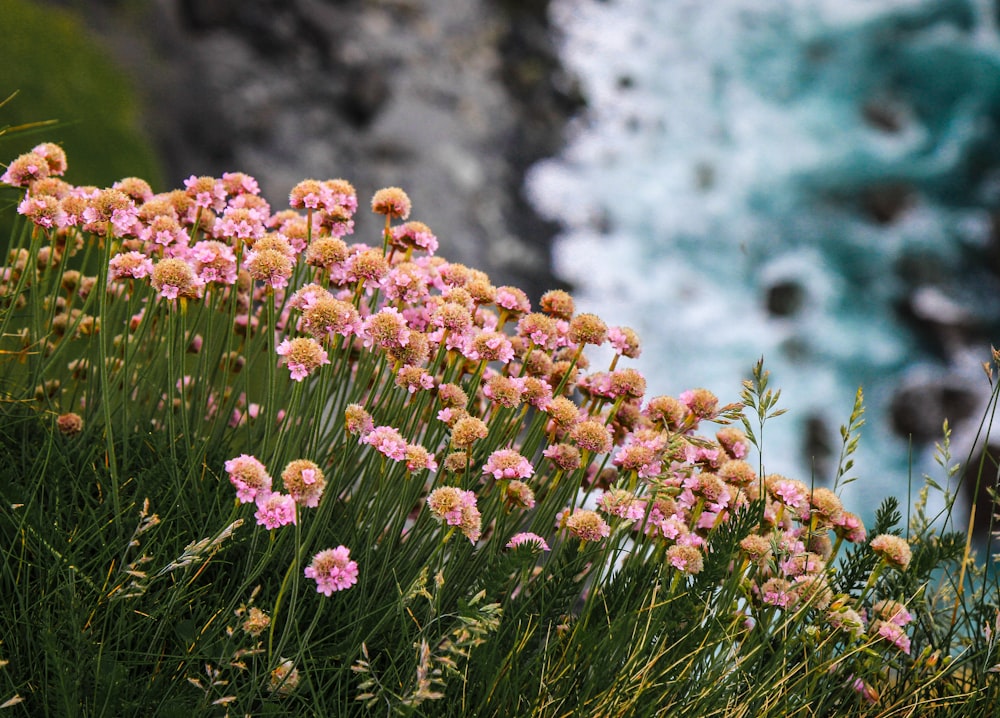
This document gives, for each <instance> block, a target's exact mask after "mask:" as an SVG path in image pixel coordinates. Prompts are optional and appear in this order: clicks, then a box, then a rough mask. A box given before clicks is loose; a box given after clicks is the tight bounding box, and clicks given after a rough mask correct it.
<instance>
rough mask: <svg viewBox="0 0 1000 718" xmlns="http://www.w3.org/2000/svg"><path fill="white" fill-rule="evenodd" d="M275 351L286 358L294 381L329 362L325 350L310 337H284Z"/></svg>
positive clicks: (303, 377)
mask: <svg viewBox="0 0 1000 718" xmlns="http://www.w3.org/2000/svg"><path fill="white" fill-rule="evenodd" d="M275 351H277V353H278V354H279V355H281V356H283V357H285V358H286V361H287V362H288V370H289V372H291V375H292V379H294V380H295V381H302V380H303V379H305V378H306V377H307V376H309V375H310V374H311V373H312V372H313V371H315V370H316V369H318V368H319V367H320V366H322V365H323V364H329V363H330V359H329V357H328V356H327V353H326V350H325V349H324V348H323V347H322V346H321V345H320V343H319V342H318V341H316V340H315V339H313V338H312V337H297V338H295V339H292V340H291V341H289V340H288V339H285V340H284V341H282V342H281V344H279V345H278V348H277V349H276V350H275Z"/></svg>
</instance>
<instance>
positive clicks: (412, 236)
mask: <svg viewBox="0 0 1000 718" xmlns="http://www.w3.org/2000/svg"><path fill="white" fill-rule="evenodd" d="M390 238H391V240H392V241H393V243H394V244H396V245H398V246H401V247H419V248H420V249H423V250H424V251H426V252H427V254H434V252H436V251H437V248H438V240H437V237H435V236H434V234H433V233H432V232H431V230H430V228H429V227H428V226H427V225H426V224H424V223H423V222H406V223H405V224H401V225H398V226H396V227H393V228H392V229H391V230H390Z"/></svg>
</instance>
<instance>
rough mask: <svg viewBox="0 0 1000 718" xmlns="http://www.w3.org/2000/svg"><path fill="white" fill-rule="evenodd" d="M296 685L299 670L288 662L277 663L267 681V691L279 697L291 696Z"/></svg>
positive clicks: (297, 683)
mask: <svg viewBox="0 0 1000 718" xmlns="http://www.w3.org/2000/svg"><path fill="white" fill-rule="evenodd" d="M298 685H299V669H298V668H296V667H295V664H294V663H293V662H292V661H290V660H283V661H282V662H281V663H279V664H278V667H277V668H275V669H274V670H273V671H271V674H270V676H268V679H267V689H268V690H269V691H271V693H277V694H278V695H279V696H288V695H291V694H292V693H293V692H294V691H295V689H296V687H298Z"/></svg>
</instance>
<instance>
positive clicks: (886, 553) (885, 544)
mask: <svg viewBox="0 0 1000 718" xmlns="http://www.w3.org/2000/svg"><path fill="white" fill-rule="evenodd" d="M869 546H871V549H872V551H874V552H875V553H876V554H877V555H878V556H879V557H880V558H881V559H882V560H883V561H885V562H886V563H887V564H889V565H890V566H894V567H896V568H898V569H899V570H901V571H903V570H905V569H906V567H907V566H909V565H910V558H911V557H912V552H911V551H910V544H908V543H907V542H906V539H903V538H900V537H899V536H893V535H892V534H879V535H878V536H876V537H875V538H873V539H872V541H871V543H870V544H869Z"/></svg>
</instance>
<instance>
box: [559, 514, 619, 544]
mask: <svg viewBox="0 0 1000 718" xmlns="http://www.w3.org/2000/svg"><path fill="white" fill-rule="evenodd" d="M566 528H567V529H569V532H570V533H571V534H573V535H574V536H576V537H577V538H578V539H580V540H581V541H600V540H601V539H602V538H606V537H608V536H610V535H611V527H610V526H608V524H607V522H605V520H604V519H602V518H601V517H600V516H599V515H598V514H597V512H595V511H590V510H589V509H575V510H574V511H573V513H572V515H570V516H569V517H567V518H566Z"/></svg>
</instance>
